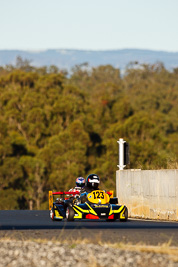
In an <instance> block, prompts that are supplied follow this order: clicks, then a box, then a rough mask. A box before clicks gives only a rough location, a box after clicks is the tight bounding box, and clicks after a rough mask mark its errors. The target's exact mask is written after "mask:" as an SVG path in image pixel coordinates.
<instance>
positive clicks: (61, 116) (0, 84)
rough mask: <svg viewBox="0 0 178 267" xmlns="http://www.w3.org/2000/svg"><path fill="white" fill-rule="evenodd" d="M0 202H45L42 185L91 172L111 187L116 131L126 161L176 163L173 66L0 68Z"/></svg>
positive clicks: (51, 186)
mask: <svg viewBox="0 0 178 267" xmlns="http://www.w3.org/2000/svg"><path fill="white" fill-rule="evenodd" d="M0 110H1V112H0V196H1V202H0V208H1V209H46V208H47V207H48V191H49V190H57V191H58V190H68V189H69V188H71V187H73V186H74V185H75V179H76V178H77V177H78V176H83V177H86V176H87V175H88V174H89V173H97V174H98V175H99V176H100V178H101V186H100V187H101V188H103V189H107V190H109V189H115V172H116V170H117V164H118V144H117V140H118V139H119V138H124V139H125V140H127V141H128V142H129V144H130V165H129V166H127V168H141V169H161V168H177V156H178V142H177V141H178V68H175V69H174V70H173V71H172V72H170V71H168V70H166V69H165V67H164V65H163V64H161V63H156V64H154V65H147V64H138V63H137V62H134V63H130V64H129V65H128V66H127V69H126V71H125V73H124V74H122V75H121V73H120V70H119V69H117V68H114V67H113V66H111V65H106V66H99V67H93V68H91V67H89V66H88V65H87V64H82V65H79V66H75V67H74V68H73V69H72V70H71V73H70V75H69V74H68V73H67V72H66V71H65V70H60V69H58V68H57V67H56V66H50V67H40V68H38V67H33V66H31V63H30V62H29V61H27V60H22V59H21V58H18V59H17V62H16V65H15V66H12V65H8V66H5V67H0Z"/></svg>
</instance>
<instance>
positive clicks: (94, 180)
mask: <svg viewBox="0 0 178 267" xmlns="http://www.w3.org/2000/svg"><path fill="white" fill-rule="evenodd" d="M99 183H100V178H99V176H98V175H97V174H94V173H92V174H89V175H88V176H87V179H86V185H87V186H88V187H90V188H93V189H98V186H99Z"/></svg>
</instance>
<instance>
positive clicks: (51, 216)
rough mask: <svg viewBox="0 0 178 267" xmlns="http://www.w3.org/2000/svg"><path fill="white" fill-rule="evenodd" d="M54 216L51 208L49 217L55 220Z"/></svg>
mask: <svg viewBox="0 0 178 267" xmlns="http://www.w3.org/2000/svg"><path fill="white" fill-rule="evenodd" d="M54 216H55V212H54V209H53V208H52V209H51V210H50V218H51V220H52V221H55V219H54Z"/></svg>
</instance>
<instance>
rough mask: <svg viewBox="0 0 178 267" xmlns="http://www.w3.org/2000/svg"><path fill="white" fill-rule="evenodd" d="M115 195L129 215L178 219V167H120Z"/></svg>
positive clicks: (117, 173)
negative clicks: (127, 168)
mask: <svg viewBox="0 0 178 267" xmlns="http://www.w3.org/2000/svg"><path fill="white" fill-rule="evenodd" d="M116 195H117V197H118V200H119V203H121V204H125V205H127V207H128V210H129V216H130V217H139V218H145V219H163V220H178V169H176V170H143V171H142V170H137V169H136V170H122V171H121V170H118V171H116Z"/></svg>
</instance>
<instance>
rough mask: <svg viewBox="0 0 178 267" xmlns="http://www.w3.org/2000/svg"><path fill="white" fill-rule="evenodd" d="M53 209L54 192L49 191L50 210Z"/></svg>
mask: <svg viewBox="0 0 178 267" xmlns="http://www.w3.org/2000/svg"><path fill="white" fill-rule="evenodd" d="M52 207H53V191H49V210H51V209H52Z"/></svg>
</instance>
